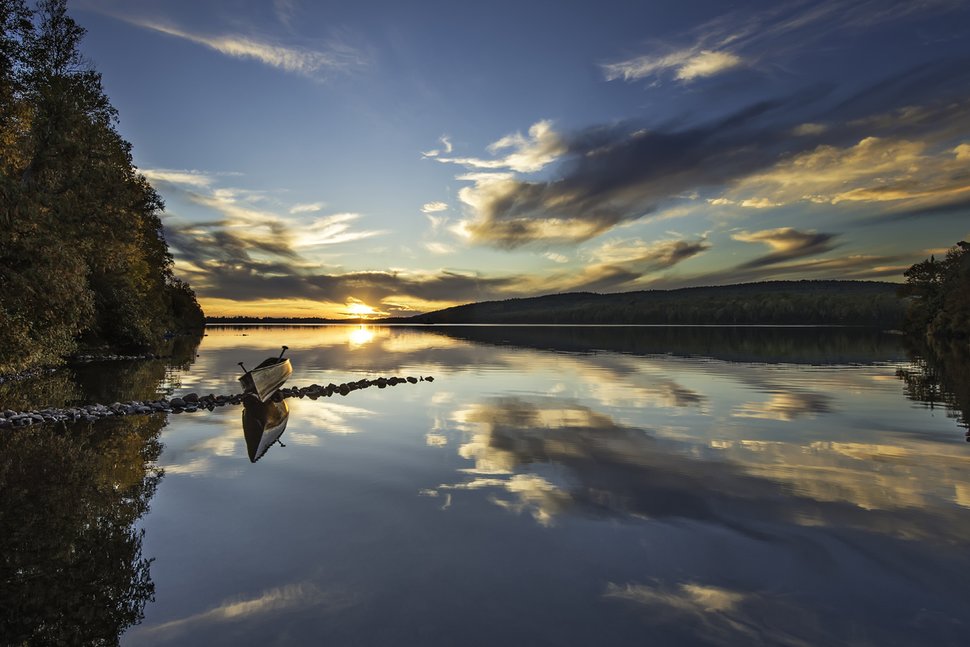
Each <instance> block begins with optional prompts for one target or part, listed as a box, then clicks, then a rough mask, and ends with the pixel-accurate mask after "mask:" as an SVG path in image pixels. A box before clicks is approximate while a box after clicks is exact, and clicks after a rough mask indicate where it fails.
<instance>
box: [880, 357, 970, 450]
mask: <svg viewBox="0 0 970 647" xmlns="http://www.w3.org/2000/svg"><path fill="white" fill-rule="evenodd" d="M910 353H911V356H912V365H911V366H906V367H901V368H900V369H899V370H898V371H897V372H896V376H897V377H899V378H900V379H901V380H903V382H904V383H905V385H906V387H905V390H906V397H908V398H910V399H911V400H915V401H916V402H920V403H923V404H925V405H926V406H927V407H929V408H930V409H934V408H936V407H938V406H941V405H942V406H943V408H944V410H945V411H946V412H947V415H949V416H950V417H952V418H954V419H956V420H957V421H958V423H959V424H960V425H962V426H963V427H966V428H967V429H968V432H967V441H968V442H970V348H968V347H967V345H966V344H965V343H964V344H958V343H953V344H952V345H948V346H945V347H941V346H939V345H937V346H936V347H929V346H925V345H921V346H915V347H913V348H911V349H910Z"/></svg>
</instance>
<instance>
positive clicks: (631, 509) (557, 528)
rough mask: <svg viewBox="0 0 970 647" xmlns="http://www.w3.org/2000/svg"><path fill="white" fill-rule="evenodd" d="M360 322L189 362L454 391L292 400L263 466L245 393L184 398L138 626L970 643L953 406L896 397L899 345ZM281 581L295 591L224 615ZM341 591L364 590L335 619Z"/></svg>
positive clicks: (962, 462) (201, 368) (436, 638)
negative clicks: (568, 344) (231, 398)
mask: <svg viewBox="0 0 970 647" xmlns="http://www.w3.org/2000/svg"><path fill="white" fill-rule="evenodd" d="M359 330H360V329H359V328H357V327H333V328H309V329H292V328H287V329H280V330H277V329H255V328H254V329H250V330H249V331H248V333H247V335H246V336H245V337H239V336H238V335H239V333H240V329H211V330H210V331H209V337H207V338H206V339H205V341H204V343H203V345H202V347H201V348H200V351H199V353H200V357H199V359H198V361H197V363H196V364H195V365H194V366H193V367H192V369H191V370H192V371H193V372H199V375H200V377H199V380H200V383H202V382H204V383H208V384H212V385H214V386H212V390H213V391H215V392H221V389H220V388H219V386H218V383H219V382H220V380H221V381H222V382H223V383H225V384H228V383H230V380H231V379H234V375H235V369H234V362H235V361H239V358H247V361H252V360H253V359H255V360H257V361H258V359H259V358H260V357H261V356H262V355H264V354H267V353H270V352H272V351H273V349H274V347H276V346H278V344H280V343H282V342H283V341H285V343H286V344H287V345H289V346H290V347H291V351H290V353H291V357H292V358H293V361H294V375H293V377H292V378H291V384H296V385H305V384H309V383H311V382H317V383H320V384H326V383H327V382H329V381H334V382H340V381H345V380H347V379H351V378H357V377H364V376H374V375H379V374H388V375H390V374H401V375H404V374H413V375H434V376H435V377H436V381H435V382H433V383H418V384H415V385H400V386H397V387H393V388H388V389H382V390H379V389H376V388H372V389H367V390H365V391H360V392H354V393H351V394H350V395H349V396H347V397H346V398H341V397H339V396H337V397H334V398H321V399H320V400H317V401H311V400H308V399H303V400H301V399H296V398H293V399H290V400H288V403H290V406H291V414H290V419H289V424H288V426H287V431H286V433H285V434H284V435H283V437H282V438H281V440H282V441H283V443H284V444H286V447H285V448H284V447H279V446H277V447H273V448H271V449H270V451H269V452H268V453H267V455H266V456H265V457H264V458H263V459H261V460H260V461H259V463H258V464H255V465H251V464H249V462H248V459H247V457H246V450H245V442H244V440H243V435H242V430H241V425H240V416H241V409H240V408H238V407H233V408H224V409H219V410H217V411H215V412H213V413H202V414H191V415H189V414H183V415H181V416H170V425H169V426H168V427H167V428H166V429H165V432H164V434H165V435H164V437H163V439H162V440H163V442H164V444H165V451H164V452H163V455H162V458H161V460H160V463H161V464H162V465H163V466H164V467H165V468H166V477H165V479H164V480H163V483H162V486H161V488H160V490H159V493H158V494H157V495H156V497H155V499H154V500H153V502H152V506H153V511H152V513H151V514H150V515H149V516H148V517H147V518H146V520H145V523H144V525H145V527H146V531H147V534H146V554H148V555H152V556H154V557H156V563H155V566H154V567H153V577H154V578H155V581H156V584H157V587H158V592H157V598H158V602H157V603H156V604H155V605H154V606H152V607H150V608H149V609H148V610H147V611H146V616H147V620H146V623H145V627H144V631H142V630H139V631H138V632H137V633H134V634H132V641H133V642H132V644H136V643H137V644H141V642H139V641H141V640H146V641H147V642H146V644H152V643H153V642H154V643H159V644H160V643H165V641H166V640H169V639H170V638H168V637H166V636H170V637H171V640H173V641H175V638H174V637H173V636H176V635H177V636H178V639H179V640H181V641H184V640H186V639H187V637H190V636H205V637H207V638H209V639H212V638H213V636H216V637H220V636H221V637H223V638H222V640H228V639H229V638H228V637H229V636H233V635H237V636H239V635H245V636H247V637H251V636H250V634H249V633H247V632H255V633H253V634H252V636H255V635H259V636H263V637H266V638H267V639H269V638H271V637H279V636H281V635H283V634H281V633H279V632H280V631H282V629H280V627H281V626H284V625H285V626H286V627H287V628H288V629H287V631H288V632H290V633H288V634H287V635H288V636H290V638H291V639H293V640H299V639H309V638H310V637H312V638H313V639H317V638H320V637H321V636H322V637H329V638H330V639H332V640H334V641H336V642H341V640H340V639H341V637H346V636H348V635H353V636H355V637H356V639H358V640H359V641H360V642H362V643H371V644H377V643H381V642H382V638H388V637H389V636H391V635H394V634H395V633H396V634H397V635H396V640H397V641H399V642H408V640H406V638H407V637H410V638H411V639H412V640H411V642H418V643H422V644H456V643H463V642H468V644H478V643H479V642H480V643H481V644H487V643H489V642H491V643H492V644H495V643H496V642H501V641H502V640H503V634H502V628H503V627H508V626H511V625H510V624H509V623H515V626H516V627H517V628H518V629H517V631H519V632H523V633H519V634H517V635H519V636H520V637H528V638H530V642H535V641H537V642H541V641H542V640H547V641H548V642H556V643H557V644H569V643H572V644H590V643H589V641H590V640H594V639H595V636H594V635H592V634H583V631H584V629H581V628H580V625H582V627H587V628H588V630H589V631H590V632H593V634H595V635H597V636H600V639H603V636H607V635H608V636H612V637H614V638H615V640H614V641H613V642H614V643H616V644H620V643H624V642H628V641H629V640H631V639H632V638H633V637H635V636H640V637H641V638H642V635H643V634H642V632H643V631H644V630H645V629H646V628H649V629H650V630H651V631H653V632H655V633H654V635H655V636H656V638H657V640H658V641H659V642H661V643H663V642H664V641H667V642H668V643H679V644H689V643H695V642H702V643H704V644H731V643H734V644H740V643H750V642H755V643H756V642H758V641H759V640H760V641H762V642H766V643H768V644H798V643H799V641H803V642H804V643H806V644H840V643H843V642H845V641H847V640H848V639H849V638H850V637H853V636H855V637H860V636H861V637H862V638H861V639H860V640H861V641H862V642H863V643H866V642H868V643H871V644H919V643H920V641H921V640H925V641H926V642H927V644H930V643H933V644H958V640H957V638H956V637H957V636H959V635H963V634H961V633H960V632H959V631H957V628H958V627H960V626H961V625H960V623H962V622H963V621H962V619H961V618H962V614H961V613H960V609H963V610H965V609H966V607H967V604H968V602H970V598H968V595H967V593H966V587H965V582H966V578H967V577H968V575H970V560H968V551H967V539H966V538H967V537H970V516H968V514H967V512H968V511H967V508H968V507H970V453H968V452H967V446H966V444H965V443H963V442H962V441H963V438H962V434H961V433H959V428H958V427H957V426H956V424H955V422H954V421H953V420H951V419H949V418H947V417H945V416H943V415H937V416H934V415H933V414H932V412H929V411H926V410H924V409H922V408H920V407H918V406H915V405H914V403H912V402H910V401H908V400H906V399H905V398H904V397H903V390H902V389H903V386H902V383H901V382H900V381H899V380H898V379H896V378H895V377H894V376H895V370H896V368H897V363H888V362H887V363H879V362H875V363H870V364H856V365H851V366H824V367H823V366H810V365H799V364H793V363H792V364H783V363H781V364H771V365H766V364H758V363H739V362H729V361H723V360H717V359H712V358H709V357H673V356H664V355H643V356H637V355H631V354H620V353H609V352H601V353H557V352H550V351H540V350H534V349H529V348H521V347H514V346H485V345H479V344H476V343H473V342H470V341H459V340H456V339H453V338H448V337H444V336H441V335H436V334H431V333H430V332H429V333H425V332H422V331H421V330H415V329H407V328H387V327H384V328H373V329H370V330H368V331H367V334H368V340H367V342H366V343H363V344H356V343H354V342H353V341H352V340H353V338H354V337H353V335H355V334H357V335H359V334H360V333H359ZM355 331H357V332H355ZM244 332H245V331H244ZM820 334H824V333H820ZM237 340H238V341H240V343H239V344H238V345H237V344H236V343H235V342H236V341H237ZM281 340H282V341H281ZM250 358H251V359H250ZM183 383H184V381H183ZM203 520H204V526H200V525H198V524H200V523H202V522H203ZM188 536H191V542H188V543H187V542H186V538H187V537H188ZM230 562H231V563H232V564H233V565H234V566H233V568H232V569H230V570H229V571H226V566H225V564H226V563H230ZM513 575H514V577H515V581H516V582H517V583H518V584H517V586H516V587H515V590H514V591H509V590H508V582H509V581H510V578H512V577H513ZM199 581H206V582H208V584H207V585H206V586H201V587H197V586H195V585H194V584H191V583H193V582H199ZM294 583H297V584H294ZM293 587H298V590H299V591H302V592H310V593H313V595H308V596H304V597H301V598H300V600H301V601H300V602H299V603H297V602H294V601H293V600H294V598H293V596H289V594H288V593H287V594H286V595H283V593H281V592H288V591H289V592H292V591H295V590H297V589H296V588H293ZM320 591H327V592H328V593H327V594H326V595H325V596H324V595H323V594H320ZM330 591H336V592H339V595H337V594H335V595H337V598H333V597H332V596H331V594H330V593H329V592H330ZM267 596H268V597H267ZM281 596H282V597H281ZM264 597H265V598H266V599H268V600H270V601H274V600H277V598H279V599H283V600H288V601H289V602H287V604H282V603H280V604H279V605H277V604H276V602H273V604H269V605H268V606H267V607H266V608H267V609H268V613H265V614H264V613H259V614H257V613H254V614H248V615H247V614H242V615H239V616H238V617H237V616H231V617H230V616H226V614H224V613H222V612H221V611H220V609H222V608H223V607H225V606H226V605H229V608H235V607H233V606H232V605H233V604H237V603H238V604H242V605H243V606H242V607H240V608H249V607H247V606H246V605H247V604H248V602H252V601H257V600H262V599H264ZM333 599H338V600H344V599H353V600H354V601H355V604H354V605H353V607H352V608H348V609H346V610H344V611H341V614H339V617H338V616H335V615H333V614H330V613H328V612H327V609H329V608H330V607H329V606H328V605H330V604H331V600H333ZM227 601H228V602H227ZM475 601H479V602H482V603H485V604H487V607H488V610H487V611H485V610H483V609H482V607H481V605H476V604H475ZM290 602H292V604H290ZM254 608H255V607H254ZM260 608H263V607H260ZM522 610H527V612H525V613H524V614H523V613H522ZM445 617H447V618H449V620H448V621H444V620H442V618H445ZM485 617H488V618H491V622H490V623H484V620H483V619H484V618H485ZM270 618H272V620H270ZM374 618H380V619H381V626H382V627H384V629H383V631H385V632H387V633H381V630H378V629H376V628H375V627H374V626H372V625H373V623H374V620H373V619H374ZM274 623H278V626H276V627H275V628H274ZM550 623H552V624H550ZM486 624H487V625H488V626H485V625H486ZM417 625H420V626H424V627H426V628H427V629H426V633H425V634H420V635H417V634H415V635H412V634H410V633H408V632H409V631H412V630H413V628H414V627H415V626H417ZM550 626H555V627H559V628H558V629H550ZM153 627H154V628H155V629H153ZM166 627H167V629H166V630H165V631H162V630H161V629H159V628H166ZM184 627H191V629H192V631H191V632H190V631H183V630H182V628H184ZM461 627H465V628H469V627H474V629H475V632H476V633H475V635H476V636H478V639H476V640H478V642H476V640H471V641H468V640H467V639H468V634H467V633H466V632H465V631H464V630H462V629H461ZM176 629H177V630H178V631H176ZM594 629H595V631H594ZM234 632H235V633H234ZM240 632H241V633H240ZM401 632H403V633H401ZM604 632H605V633H604ZM135 636H137V638H138V640H137V641H136V640H135ZM584 638H585V639H588V640H585V639H584ZM531 639H534V640H531ZM200 640H201V639H200ZM217 642H218V641H217ZM608 642H609V641H608ZM172 644H176V643H175V642H173V643H172ZM178 644H183V643H178ZM199 644H201V642H200V643H199Z"/></svg>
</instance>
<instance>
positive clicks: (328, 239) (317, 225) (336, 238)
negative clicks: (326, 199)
mask: <svg viewBox="0 0 970 647" xmlns="http://www.w3.org/2000/svg"><path fill="white" fill-rule="evenodd" d="M359 218H360V214H358V213H338V214H334V215H332V216H325V217H323V218H317V219H316V220H314V221H313V222H311V223H309V224H308V225H301V226H300V229H299V235H298V236H296V242H295V243H294V247H295V248H296V249H305V248H309V247H319V246H321V245H337V244H340V243H349V242H352V241H355V240H363V239H365V238H371V237H373V236H379V235H381V234H384V233H387V232H384V231H376V230H371V231H353V230H352V229H351V224H352V223H353V222H354V221H356V220H358V219H359Z"/></svg>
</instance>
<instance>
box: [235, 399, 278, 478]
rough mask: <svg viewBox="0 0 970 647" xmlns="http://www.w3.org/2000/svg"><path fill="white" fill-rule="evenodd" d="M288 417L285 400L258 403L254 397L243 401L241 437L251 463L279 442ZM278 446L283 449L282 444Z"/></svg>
mask: <svg viewBox="0 0 970 647" xmlns="http://www.w3.org/2000/svg"><path fill="white" fill-rule="evenodd" d="M289 417H290V409H289V407H287V406H286V400H280V401H279V402H260V401H259V400H258V399H257V398H255V397H248V398H246V399H245V400H243V414H242V423H243V435H244V436H245V437H246V451H247V453H248V454H249V461H250V462H251V463H255V462H256V461H258V460H259V459H260V458H262V457H263V454H265V453H266V450H268V449H269V448H270V447H271V446H272V445H273V443H276V442H279V440H280V436H282V435H283V432H284V431H285V430H286V422H287V420H289ZM280 445H282V446H284V447H285V445H283V443H282V442H280Z"/></svg>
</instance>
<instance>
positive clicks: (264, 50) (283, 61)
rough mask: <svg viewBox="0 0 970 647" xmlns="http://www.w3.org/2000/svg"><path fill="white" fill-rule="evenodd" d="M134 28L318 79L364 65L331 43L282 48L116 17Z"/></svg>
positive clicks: (343, 45) (239, 37)
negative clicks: (309, 46) (322, 46)
mask: <svg viewBox="0 0 970 647" xmlns="http://www.w3.org/2000/svg"><path fill="white" fill-rule="evenodd" d="M119 18H120V19H121V20H124V21H125V22H128V23H130V24H132V25H135V26H137V27H141V28H143V29H148V30H151V31H155V32H159V33H162V34H166V35H168V36H173V37H175V38H181V39H183V40H187V41H189V42H192V43H196V44H198V45H202V46H204V47H208V48H209V49H212V50H214V51H217V52H219V53H220V54H225V55H226V56H230V57H232V58H241V59H250V60H254V61H258V62H260V63H262V64H264V65H268V66H270V67H275V68H278V69H281V70H284V71H286V72H291V73H294V74H300V75H303V76H307V77H312V78H319V77H321V76H323V75H324V74H325V73H327V72H331V71H346V70H349V69H352V68H355V67H362V66H364V65H366V62H367V61H366V58H365V56H364V55H363V53H362V52H361V51H360V50H358V49H356V48H354V47H352V46H350V45H347V44H346V43H342V42H340V41H337V40H333V41H331V42H329V43H328V44H327V47H326V48H325V49H309V48H304V47H298V46H293V45H282V44H278V43H274V42H270V41H267V40H263V39H262V38H259V37H255V36H247V35H243V34H222V35H208V34H201V33H196V32H191V31H187V30H184V29H180V28H178V27H174V26H172V25H168V24H165V23H163V22H160V21H155V20H151V19H147V18H140V17H133V16H119Z"/></svg>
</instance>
